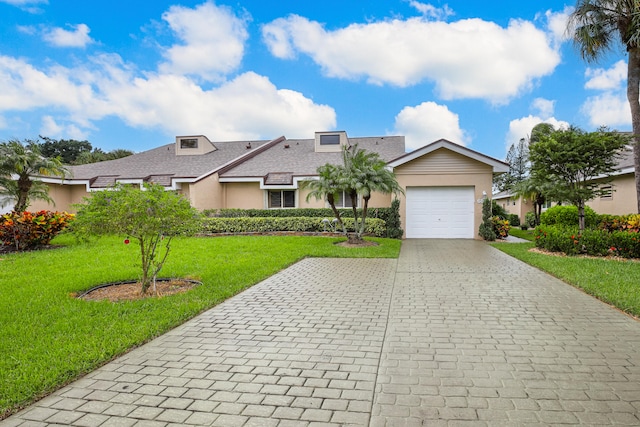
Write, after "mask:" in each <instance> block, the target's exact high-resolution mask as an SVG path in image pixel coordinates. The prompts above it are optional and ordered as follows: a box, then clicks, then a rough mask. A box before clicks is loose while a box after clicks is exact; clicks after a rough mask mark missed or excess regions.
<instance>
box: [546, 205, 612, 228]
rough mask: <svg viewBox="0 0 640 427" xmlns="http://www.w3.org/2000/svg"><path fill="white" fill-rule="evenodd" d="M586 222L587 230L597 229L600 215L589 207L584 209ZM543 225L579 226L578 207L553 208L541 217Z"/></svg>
mask: <svg viewBox="0 0 640 427" xmlns="http://www.w3.org/2000/svg"><path fill="white" fill-rule="evenodd" d="M584 222H585V227H586V228H593V227H597V226H598V223H599V218H598V214H596V213H595V211H594V210H593V209H591V208H590V207H589V206H585V207H584ZM540 224H541V225H561V226H565V227H573V226H577V225H578V207H577V206H575V205H558V206H553V207H550V208H549V209H547V210H546V211H544V212H542V214H541V215H540Z"/></svg>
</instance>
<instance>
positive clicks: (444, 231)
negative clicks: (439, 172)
mask: <svg viewBox="0 0 640 427" xmlns="http://www.w3.org/2000/svg"><path fill="white" fill-rule="evenodd" d="M473 197H474V188H473V187H409V188H407V225H406V227H407V237H408V238H427V239H473V237H474V234H475V232H474V221H473V218H474V208H475V206H474V203H473Z"/></svg>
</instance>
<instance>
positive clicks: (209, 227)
mask: <svg viewBox="0 0 640 427" xmlns="http://www.w3.org/2000/svg"><path fill="white" fill-rule="evenodd" d="M323 219H324V218H320V217H284V218H279V217H271V218H261V217H240V218H237V217H224V218H204V219H203V231H204V233H213V234H215V233H268V232H271V231H300V232H322V231H331V228H330V227H327V223H326V222H323ZM327 219H329V221H331V220H332V217H329V218H327ZM342 221H343V222H344V224H345V226H346V227H347V229H348V230H350V231H353V218H343V219H342ZM365 233H366V234H371V235H374V236H376V237H385V236H386V227H385V222H384V221H383V220H381V219H378V218H367V220H366V224H365Z"/></svg>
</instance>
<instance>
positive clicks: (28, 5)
mask: <svg viewBox="0 0 640 427" xmlns="http://www.w3.org/2000/svg"><path fill="white" fill-rule="evenodd" d="M0 3H7V4H10V5H12V6H17V7H19V8H20V9H22V10H24V11H25V12H29V13H41V12H42V9H40V8H39V7H38V6H37V5H39V4H49V1H48V0H0Z"/></svg>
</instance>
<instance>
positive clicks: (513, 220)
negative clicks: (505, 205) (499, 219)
mask: <svg viewBox="0 0 640 427" xmlns="http://www.w3.org/2000/svg"><path fill="white" fill-rule="evenodd" d="M507 219H508V220H509V224H510V225H512V226H513V227H518V226H520V216H519V215H518V214H509V216H508V217H507Z"/></svg>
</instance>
